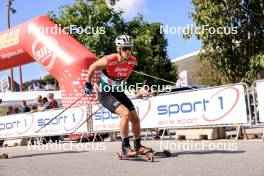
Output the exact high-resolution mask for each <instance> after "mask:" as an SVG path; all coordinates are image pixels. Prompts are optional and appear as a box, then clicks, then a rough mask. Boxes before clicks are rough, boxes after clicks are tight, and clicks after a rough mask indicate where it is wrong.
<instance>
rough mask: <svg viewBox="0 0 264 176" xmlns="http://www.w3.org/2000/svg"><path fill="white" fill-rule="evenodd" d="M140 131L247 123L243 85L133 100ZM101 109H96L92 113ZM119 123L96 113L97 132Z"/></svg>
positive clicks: (115, 127) (114, 117)
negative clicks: (139, 122) (144, 129)
mask: <svg viewBox="0 0 264 176" xmlns="http://www.w3.org/2000/svg"><path fill="white" fill-rule="evenodd" d="M133 103H134V105H135V107H136V110H137V113H138V115H139V118H140V120H141V128H161V127H182V126H186V127H187V126H188V127H194V126H197V125H220V124H237V123H247V112H246V102H245V94H244V87H243V86H242V85H235V86H228V87H219V88H212V89H207V90H197V91H191V92H182V93H175V94H170V95H162V96H157V97H152V98H149V99H145V100H144V99H138V100H133ZM97 108H98V107H93V112H95V110H96V109H97ZM119 122H120V119H119V117H118V116H117V115H115V114H112V113H110V112H109V111H108V110H106V109H105V108H103V109H101V111H98V112H97V113H95V115H94V117H93V128H94V130H95V131H100V130H104V131H108V130H109V131H111V130H118V129H119Z"/></svg>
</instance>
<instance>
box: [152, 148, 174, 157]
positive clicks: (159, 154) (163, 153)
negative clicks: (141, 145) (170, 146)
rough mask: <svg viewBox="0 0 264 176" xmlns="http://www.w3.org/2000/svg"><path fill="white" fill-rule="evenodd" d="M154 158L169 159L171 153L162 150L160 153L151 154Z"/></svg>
mask: <svg viewBox="0 0 264 176" xmlns="http://www.w3.org/2000/svg"><path fill="white" fill-rule="evenodd" d="M153 154H154V156H158V157H166V158H167V157H171V152H170V151H169V150H163V151H161V152H156V151H155V152H153Z"/></svg>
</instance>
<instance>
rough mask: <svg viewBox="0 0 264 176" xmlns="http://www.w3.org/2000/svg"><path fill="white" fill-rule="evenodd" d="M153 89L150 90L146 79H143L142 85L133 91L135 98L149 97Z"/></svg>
mask: <svg viewBox="0 0 264 176" xmlns="http://www.w3.org/2000/svg"><path fill="white" fill-rule="evenodd" d="M155 93H156V92H155V91H153V90H151V88H150V87H149V85H148V84H147V80H144V81H143V86H142V87H141V88H140V89H139V90H138V91H137V92H136V93H135V98H142V97H149V96H154V95H155Z"/></svg>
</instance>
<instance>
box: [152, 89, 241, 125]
mask: <svg viewBox="0 0 264 176" xmlns="http://www.w3.org/2000/svg"><path fill="white" fill-rule="evenodd" d="M238 100H239V90H238V89H237V88H235V87H228V88H224V89H221V90H219V91H217V92H216V93H214V94H213V95H212V96H210V98H202V99H201V100H199V101H184V102H180V103H173V104H161V105H159V106H158V107H157V111H158V115H159V116H163V117H176V116H177V115H180V114H190V113H193V114H194V115H195V114H196V116H197V115H201V117H202V118H203V119H204V120H205V121H208V122H215V121H218V120H220V119H222V118H224V117H226V116H227V115H228V114H229V113H230V112H231V111H232V110H233V109H234V107H235V106H236V105H237V103H238ZM197 113H198V114H197ZM219 114H220V115H219ZM159 116H158V117H159Z"/></svg>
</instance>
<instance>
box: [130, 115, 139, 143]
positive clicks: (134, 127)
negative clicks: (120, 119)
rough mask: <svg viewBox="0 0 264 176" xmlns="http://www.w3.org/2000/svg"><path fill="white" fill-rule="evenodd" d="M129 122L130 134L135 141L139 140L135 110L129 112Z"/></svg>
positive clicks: (137, 118) (137, 119)
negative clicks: (130, 125) (130, 126)
mask: <svg viewBox="0 0 264 176" xmlns="http://www.w3.org/2000/svg"><path fill="white" fill-rule="evenodd" d="M130 122H131V124H132V133H133V137H134V138H135V139H138V138H140V119H139V117H138V115H137V113H136V111H135V110H133V111H130Z"/></svg>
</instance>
